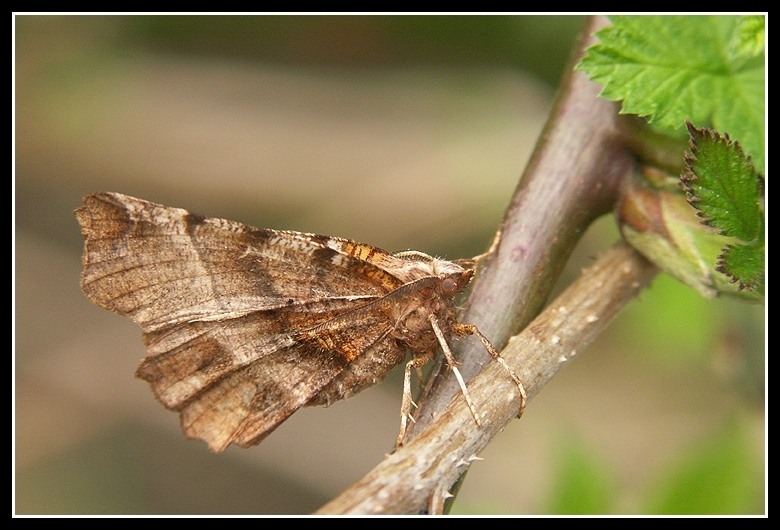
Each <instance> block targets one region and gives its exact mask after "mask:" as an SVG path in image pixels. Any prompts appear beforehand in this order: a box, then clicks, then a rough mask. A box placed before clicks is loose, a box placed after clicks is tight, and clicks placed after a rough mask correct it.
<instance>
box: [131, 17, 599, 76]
mask: <svg viewBox="0 0 780 530" xmlns="http://www.w3.org/2000/svg"><path fill="white" fill-rule="evenodd" d="M583 22H584V17H581V16H507V15H484V16H480V15H474V16H472V15H466V16H461V15H431V16H416V15H400V16H334V15H322V16H290V15H280V16H252V17H247V16H184V17H183V16H137V17H127V18H125V19H124V20H123V23H124V24H126V28H125V29H126V33H125V38H126V39H127V41H128V42H135V43H138V44H142V45H146V46H149V47H151V48H154V49H156V50H157V51H165V52H168V53H171V52H174V53H187V54H196V55H221V56H225V57H235V58H246V59H253V60H260V61H267V62H279V63H286V64H300V65H301V66H341V67H345V66H348V67H366V66H385V67H393V66H407V67H408V66H425V67H431V66H450V67H458V68H464V67H478V68H482V67H496V66H507V67H513V68H517V69H520V70H527V71H529V72H531V73H533V74H535V75H536V76H537V77H539V78H541V79H542V80H544V81H545V82H547V83H549V84H550V85H553V86H555V85H557V84H558V82H559V81H560V78H561V76H562V75H563V68H564V66H565V64H566V62H567V60H568V58H569V55H570V54H571V50H572V48H573V45H574V42H575V39H576V37H577V34H578V32H579V30H580V29H581V27H582V24H583ZM539 50H544V53H542V54H540V53H539Z"/></svg>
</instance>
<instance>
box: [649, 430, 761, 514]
mask: <svg viewBox="0 0 780 530" xmlns="http://www.w3.org/2000/svg"><path fill="white" fill-rule="evenodd" d="M747 437H748V429H747V428H746V426H745V425H744V424H743V423H742V422H739V421H731V422H730V423H729V424H727V425H726V426H725V427H724V428H723V429H722V430H721V431H720V432H716V433H713V434H712V435H710V436H708V437H706V438H704V439H703V440H701V441H699V442H698V443H696V444H694V445H693V446H692V447H690V448H688V449H686V450H684V451H683V453H682V454H681V455H680V457H679V458H678V460H677V462H674V463H672V464H670V465H669V468H668V469H666V470H665V471H664V473H663V474H662V476H661V477H660V478H659V479H657V481H656V482H655V484H654V485H653V487H652V488H651V491H650V493H649V494H648V496H647V498H646V506H645V511H646V513H652V514H670V515H680V514H686V515H700V514H757V513H763V509H764V506H763V502H762V501H763V499H764V491H763V487H762V485H763V480H762V479H763V469H762V466H761V463H759V462H757V461H756V458H755V456H754V454H753V453H752V452H751V448H750V444H749V441H748V439H747Z"/></svg>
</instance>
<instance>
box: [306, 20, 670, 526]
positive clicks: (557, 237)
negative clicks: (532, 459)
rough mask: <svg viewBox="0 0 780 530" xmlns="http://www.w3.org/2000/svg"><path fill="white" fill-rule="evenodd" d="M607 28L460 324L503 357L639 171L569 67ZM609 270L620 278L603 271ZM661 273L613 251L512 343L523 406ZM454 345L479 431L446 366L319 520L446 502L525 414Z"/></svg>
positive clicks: (477, 356) (478, 357)
mask: <svg viewBox="0 0 780 530" xmlns="http://www.w3.org/2000/svg"><path fill="white" fill-rule="evenodd" d="M605 24H606V21H605V20H604V19H603V18H599V17H594V18H592V19H591V20H590V21H589V23H588V25H587V27H586V28H585V30H584V32H583V36H582V37H581V39H580V42H579V45H578V47H577V49H576V52H575V54H574V56H573V58H572V61H571V63H570V65H569V69H568V72H569V74H568V75H567V77H566V78H565V79H564V81H563V83H562V85H561V88H560V92H559V94H558V97H557V99H556V102H555V105H554V108H553V111H552V112H551V115H550V117H549V119H548V122H547V125H546V126H545V129H544V131H543V133H542V136H541V137H540V139H539V141H538V143H537V145H536V148H535V150H534V154H533V156H532V159H531V161H530V163H529V165H528V167H527V168H526V171H525V173H524V174H523V177H522V179H521V180H520V183H519V185H518V188H517V190H516V192H515V195H514V197H513V200H512V203H511V204H510V206H509V209H508V211H507V214H506V217H505V219H504V222H503V224H502V226H501V229H500V230H501V233H500V239H499V240H498V245H497V247H496V249H495V252H493V253H492V255H491V256H490V257H489V258H488V259H487V263H486V265H485V267H484V268H483V269H482V270H481V273H480V275H479V277H478V279H477V281H476V283H475V285H474V288H473V291H472V293H471V297H470V299H469V302H468V306H467V308H466V310H465V311H464V313H463V315H462V316H461V318H460V320H461V322H463V323H465V324H473V325H476V326H477V327H478V328H479V330H480V331H481V332H482V333H483V334H484V335H486V336H487V337H488V338H489V339H490V340H491V341H492V342H493V344H494V345H495V346H496V348H497V349H498V350H502V349H503V348H504V346H505V345H506V344H507V342H508V341H509V338H510V337H512V336H513V335H515V334H517V333H518V332H519V331H520V330H521V329H523V328H524V327H525V326H526V325H527V324H528V323H529V322H530V321H531V320H532V319H533V318H534V317H535V316H536V315H537V314H538V313H539V312H540V311H541V309H542V307H543V306H544V304H545V302H546V301H547V297H548V296H549V294H550V291H551V289H552V288H553V286H554V284H555V282H556V280H557V278H558V276H559V275H560V273H561V271H562V270H563V267H564V265H565V263H566V261H567V260H568V258H569V256H570V254H571V252H572V250H573V248H574V247H575V245H576V242H577V241H578V240H579V238H580V237H581V235H582V234H583V233H584V232H585V230H586V229H587V227H588V226H589V225H590V223H591V222H592V221H593V220H595V219H596V218H598V217H600V216H601V215H603V214H605V213H608V212H610V211H611V210H612V209H613V207H614V204H615V201H616V199H617V196H618V192H619V189H620V185H621V182H623V181H624V180H625V179H627V178H628V176H629V175H630V174H631V173H632V172H633V171H634V170H635V165H636V161H635V159H634V157H633V156H632V154H631V152H630V150H629V149H628V148H627V143H628V140H627V136H628V135H629V134H630V133H627V132H626V128H625V124H624V122H623V120H621V118H620V117H619V116H618V112H617V106H616V104H614V103H611V102H608V101H606V100H603V99H599V98H598V97H597V95H598V93H599V90H600V87H599V86H598V85H596V84H594V83H591V82H590V81H589V80H588V79H587V77H586V76H585V75H584V74H583V73H581V72H574V71H573V68H574V65H575V64H576V62H577V61H579V59H580V58H581V57H582V55H583V54H584V50H585V48H586V47H587V46H589V45H591V44H593V43H594V42H595V41H594V39H593V38H592V37H590V35H592V34H593V32H595V31H596V30H598V29H599V28H600V27H602V26H603V25H605ZM605 260H606V263H602V262H603V261H605ZM605 270H607V271H608V273H607V274H612V275H613V276H612V277H609V276H603V275H602V272H603V271H605ZM654 274H655V269H654V268H653V267H652V266H650V265H649V264H648V263H647V262H646V261H645V260H644V259H643V258H641V257H639V255H638V254H636V253H635V252H634V251H631V250H629V249H627V248H623V247H620V248H616V249H613V250H612V251H610V253H608V254H607V256H605V257H604V258H602V260H600V261H599V262H597V264H595V265H594V266H593V267H591V268H590V269H588V271H587V272H586V273H585V274H584V275H583V277H582V278H581V279H580V280H579V281H578V282H576V283H575V284H574V285H572V286H571V287H569V289H567V291H566V292H565V293H564V294H563V295H561V297H565V296H567V293H570V291H571V293H570V294H571V295H572V296H575V298H574V299H571V300H568V299H565V298H564V300H562V299H561V298H559V299H558V300H557V301H556V303H555V304H553V306H551V307H553V309H548V310H547V311H546V312H545V313H544V314H543V315H540V316H539V318H538V319H537V320H536V321H534V324H533V325H531V326H529V327H528V329H526V331H525V332H524V333H523V334H522V335H520V336H518V337H515V339H513V341H512V345H511V346H510V347H509V348H507V350H505V351H504V352H503V353H502V356H503V357H504V358H505V360H506V362H507V363H508V364H509V366H510V367H511V368H512V369H513V370H514V371H515V372H516V373H517V374H518V375H519V376H520V379H521V381H522V383H523V386H524V387H525V389H526V390H527V393H528V399H529V400H530V399H531V398H532V397H533V396H534V395H535V394H536V393H538V392H539V390H540V389H541V388H542V387H543V386H544V385H545V384H546V383H547V381H548V380H549V379H550V378H551V377H552V375H554V373H556V372H557V370H558V369H559V368H560V367H561V366H562V365H563V364H565V361H567V360H568V359H570V358H571V356H572V353H573V352H575V351H578V350H580V349H581V348H582V347H584V345H585V344H587V343H588V342H589V341H590V340H591V339H592V338H593V337H594V336H595V335H596V334H597V333H598V332H599V331H600V330H601V329H603V327H604V326H605V325H606V323H607V322H608V321H609V319H610V318H611V316H613V315H614V314H615V313H616V312H617V311H619V309H620V308H622V307H623V305H624V304H625V303H627V301H628V300H630V299H631V298H632V297H633V296H634V295H635V294H636V292H637V291H638V290H639V289H640V288H642V287H643V286H644V285H646V283H647V282H649V280H650V278H651V277H652V276H653V275H654ZM583 293H587V294H585V295H583ZM578 296H584V298H581V299H580V298H577V297H578ZM577 308H579V309H580V311H578V310H577ZM556 311H557V312H558V313H557V314H556ZM564 317H565V318H564ZM522 345H524V346H522ZM454 350H455V356H456V358H458V359H459V361H460V362H461V366H460V370H461V373H462V375H463V377H464V378H465V379H466V381H471V380H472V379H474V378H475V376H476V374H478V373H480V372H482V373H480V375H479V376H478V377H477V378H476V379H474V381H473V382H472V383H471V384H469V391H470V393H471V394H472V397H473V398H474V400H475V401H476V402H477V403H478V404H479V407H480V412H481V413H482V417H483V419H484V422H483V423H484V425H483V426H482V427H481V428H480V427H477V426H476V424H475V422H474V418H473V417H472V416H471V413H470V412H469V410H468V408H467V407H465V406H463V407H461V406H460V404H461V402H462V398H461V397H459V398H458V399H456V400H454V401H453V400H452V397H453V396H454V395H455V394H456V393H457V392H458V391H459V387H458V384H457V381H456V380H455V378H454V377H453V375H452V372H451V371H450V370H448V369H447V366H446V363H444V364H442V366H441V369H440V370H439V372H438V373H437V374H435V376H434V377H432V379H431V382H430V383H429V385H428V387H427V388H426V390H425V392H424V394H423V396H421V398H420V399H419V400H418V403H419V404H420V408H419V409H418V411H417V414H416V423H414V424H413V425H412V426H411V427H410V433H409V436H408V438H407V440H408V441H407V443H406V445H405V446H404V447H403V448H401V449H399V450H398V451H396V452H395V453H394V454H393V455H391V456H389V457H388V458H387V459H385V461H384V462H382V463H380V464H379V465H378V466H377V467H376V468H374V470H372V471H371V472H370V473H369V474H368V475H366V476H365V477H364V478H363V479H361V480H360V481H359V482H358V483H356V484H355V485H354V486H352V487H351V488H349V489H348V490H347V491H345V492H344V493H342V494H341V495H340V496H339V497H337V498H336V499H334V500H333V501H331V502H330V503H328V504H326V505H325V506H323V507H322V508H321V509H320V510H319V511H318V513H420V512H421V511H425V510H427V509H428V505H429V504H430V506H435V507H440V506H442V505H443V502H442V498H441V495H445V496H446V493H447V492H448V491H449V490H450V488H451V485H452V484H453V483H454V482H455V481H456V480H457V479H458V477H459V476H461V475H462V474H463V473H464V472H465V471H466V469H467V468H468V464H470V462H471V461H472V460H473V459H475V458H476V455H477V454H478V453H479V452H480V451H481V450H482V449H483V448H484V447H485V446H486V445H487V443H488V442H489V441H490V440H491V439H492V438H493V436H495V435H496V434H497V433H498V432H500V430H501V429H503V427H504V426H505V425H506V423H508V422H509V421H511V419H513V418H514V417H516V415H517V412H518V409H519V392H518V388H517V386H516V385H515V384H514V382H513V381H512V380H511V379H510V378H509V377H507V376H506V371H505V370H504V369H503V368H502V367H501V366H499V365H498V363H491V359H490V357H489V356H488V355H487V354H486V353H485V351H484V348H483V347H482V344H480V343H479V341H471V340H461V341H458V342H457V343H456V344H455V348H454ZM483 369H484V370H483ZM494 370H498V371H499V372H500V373H499V372H496V373H493V372H494ZM496 385H497V386H496ZM495 396H506V399H505V400H500V399H499V400H497V399H496V397H495ZM451 402H452V403H451ZM450 405H452V406H450ZM434 419H435V421H434ZM436 492H438V494H437V493H436Z"/></svg>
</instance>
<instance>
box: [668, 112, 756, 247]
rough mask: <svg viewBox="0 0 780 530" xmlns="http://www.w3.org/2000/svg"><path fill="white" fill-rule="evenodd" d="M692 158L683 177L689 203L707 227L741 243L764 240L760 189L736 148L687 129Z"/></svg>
mask: <svg viewBox="0 0 780 530" xmlns="http://www.w3.org/2000/svg"><path fill="white" fill-rule="evenodd" d="M689 131H690V134H691V154H690V155H689V156H686V161H687V163H688V168H687V169H686V172H685V174H684V175H683V176H682V181H683V183H684V185H685V191H686V192H687V193H688V200H689V202H690V203H691V204H692V205H693V206H694V207H695V208H696V209H697V210H699V212H700V215H701V216H702V217H703V218H704V220H705V221H706V223H707V224H708V225H710V226H712V227H714V228H717V229H718V230H719V231H720V232H721V233H722V234H724V235H726V236H729V237H735V238H737V239H739V240H741V241H743V242H750V241H756V240H758V239H759V238H761V237H763V233H764V212H763V208H762V207H761V202H762V193H763V190H762V185H761V180H760V177H759V176H758V174H756V171H755V169H754V168H753V164H752V163H751V162H750V160H749V159H748V158H747V157H745V155H744V153H743V152H742V149H741V148H740V146H739V144H738V143H736V142H732V141H731V140H730V139H729V138H728V136H725V137H723V136H720V135H719V134H718V133H717V132H714V131H708V130H706V129H703V128H702V129H697V128H695V127H693V126H689Z"/></svg>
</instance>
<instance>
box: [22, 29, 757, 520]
mask: <svg viewBox="0 0 780 530" xmlns="http://www.w3.org/2000/svg"><path fill="white" fill-rule="evenodd" d="M14 21H15V46H16V49H15V81H16V83H15V89H16V92H15V105H16V108H15V111H16V112H15V119H16V121H15V134H16V145H15V157H16V158H15V171H16V174H15V197H14V204H15V212H14V215H15V266H16V277H15V280H16V285H15V297H16V306H15V372H14V377H15V388H14V392H15V393H14V398H15V408H14V413H15V422H14V426H15V453H14V454H15V503H16V504H15V510H16V513H19V514H187V513H193V514H201V513H211V514H231V513H236V514H298V513H310V512H311V511H313V510H315V509H316V508H317V507H319V506H320V505H321V504H323V503H324V502H325V501H327V500H329V499H330V498H332V497H333V496H335V495H337V494H338V493H339V492H340V491H341V490H343V489H344V488H346V487H347V486H349V485H350V484H352V483H353V482H354V481H356V480H357V479H359V478H360V477H361V476H362V475H363V474H365V473H366V472H367V471H369V470H370V469H371V468H372V467H373V465H375V464H376V463H378V462H379V461H380V460H381V459H382V458H383V455H384V454H385V453H386V452H388V451H390V450H391V449H392V445H393V441H394V439H395V435H396V434H397V429H398V410H399V407H400V399H401V385H400V378H401V374H400V371H398V372H399V373H394V374H391V376H390V377H389V378H388V381H387V382H386V383H384V384H382V385H378V386H376V387H374V388H371V389H368V390H366V391H364V392H363V393H361V394H360V395H359V396H357V397H355V398H353V399H350V400H347V401H345V402H341V403H338V404H335V405H334V406H332V407H330V408H328V409H324V408H319V409H304V410H302V411H299V412H298V413H296V414H295V415H294V416H293V417H292V418H291V419H290V420H288V421H287V422H286V423H285V424H284V425H282V427H280V428H279V429H278V430H277V431H276V432H275V433H274V434H273V435H271V436H270V437H269V438H268V439H266V440H265V441H263V443H261V444H260V445H259V446H257V447H254V448H251V449H238V448H235V447H233V448H231V449H229V450H228V451H226V452H225V453H223V454H220V455H214V454H211V453H209V452H208V450H207V448H206V446H205V444H203V443H200V442H193V441H188V440H186V439H185V437H184V436H183V435H182V434H181V431H180V428H179V424H178V417H177V415H176V414H174V413H172V412H168V411H166V410H165V409H164V408H163V407H162V406H161V405H159V404H158V403H157V402H156V401H155V399H154V397H153V396H152V394H151V392H150V391H149V390H148V388H147V385H146V384H145V383H143V382H142V381H139V380H135V379H134V378H133V373H134V370H135V367H136V365H137V363H138V361H139V360H140V359H141V358H142V357H143V355H144V349H143V346H142V343H141V340H140V330H139V329H138V328H137V326H135V325H134V324H133V323H132V322H131V321H129V320H128V319H125V318H122V317H118V316H115V315H112V314H110V313H108V312H106V311H103V310H102V309H99V308H97V307H95V306H93V305H92V304H91V303H90V302H89V301H88V300H87V299H86V298H85V297H84V296H83V295H82V294H81V292H80V290H79V287H78V277H79V273H80V268H81V265H80V253H81V246H82V243H81V236H80V233H79V230H78V225H77V223H76V221H75V219H74V217H73V216H72V213H71V212H72V210H73V209H75V208H76V207H78V206H79V204H80V199H81V197H82V196H83V195H85V194H87V193H91V192H94V191H99V190H111V191H119V192H122V193H127V194H130V195H135V196H138V197H141V198H145V199H148V200H153V201H156V202H162V203H164V204H168V205H171V206H179V207H184V208H187V209H190V210H192V211H195V212H199V213H203V214H206V215H211V216H219V217H225V218H230V219H234V220H238V221H242V222H245V223H248V224H252V225H255V226H266V227H272V228H287V229H295V230H303V231H307V232H317V233H323V234H329V235H337V236H341V237H348V238H352V239H357V240H359V241H364V242H366V243H370V244H373V245H377V246H380V247H383V248H386V249H388V250H392V251H394V250H404V249H408V248H413V249H417V250H422V251H425V252H428V253H430V254H436V255H441V256H444V257H448V258H458V257H466V256H471V255H474V254H477V253H480V252H482V251H484V250H485V249H486V248H487V246H488V245H489V243H490V241H491V239H492V235H493V232H494V231H495V229H496V227H497V225H498V224H499V222H500V221H501V219H502V216H503V212H504V209H505V208H506V206H507V204H508V202H509V200H510V198H511V194H512V192H513V190H514V188H515V186H516V184H517V180H518V178H519V177H520V175H521V173H522V171H523V169H524V166H525V163H526V161H527V159H528V156H529V155H530V153H531V150H532V149H533V146H534V144H535V142H536V139H537V137H538V135H539V133H540V131H541V128H542V126H543V124H544V121H545V119H546V115H547V112H548V111H549V108H550V106H551V104H552V98H553V97H554V91H555V87H556V85H557V83H558V82H559V80H560V78H561V76H562V75H563V70H564V68H565V66H566V62H567V60H568V57H569V55H570V53H571V50H572V46H573V44H574V39H575V37H576V35H577V33H578V31H579V30H580V28H581V27H582V24H583V23H584V19H583V18H582V17H565V16H253V17H248V16H116V17H114V16H16V17H15V18H14ZM616 238H617V235H616V230H615V228H614V222H613V220H612V219H611V218H604V219H602V220H600V221H599V222H598V223H597V224H596V225H595V226H594V227H593V228H592V229H591V230H590V231H589V232H588V234H586V236H585V238H584V240H583V242H582V243H581V245H580V247H579V248H578V249H577V252H576V255H575V257H574V258H573V259H572V262H571V263H570V264H569V268H568V269H567V273H566V274H565V275H564V278H562V285H563V284H565V283H566V282H568V281H571V279H572V278H574V277H575V276H576V275H577V274H578V271H579V270H580V268H582V267H584V266H587V264H588V263H590V262H591V261H592V256H593V255H595V254H596V253H598V251H599V250H600V249H603V248H605V247H607V246H609V245H610V244H611V243H612V242H614V241H615V240H616ZM764 337H765V331H764V308H763V307H761V306H748V305H745V304H741V303H737V302H734V301H731V300H726V299H718V300H703V299H701V298H699V297H698V295H696V294H694V293H692V292H691V291H690V290H688V289H687V288H685V287H682V286H680V285H678V284H677V283H675V282H674V281H672V280H670V279H669V278H668V277H665V276H659V278H658V279H657V280H656V281H655V282H654V284H653V286H652V288H650V289H649V290H647V291H646V292H645V293H644V294H643V296H642V299H641V300H640V301H636V302H633V303H632V305H631V306H630V308H629V309H628V310H627V311H625V312H624V313H623V314H622V315H621V316H620V317H619V318H618V319H617V321H616V322H615V323H614V325H613V326H612V327H611V328H610V329H609V331H608V332H607V333H605V334H604V335H603V336H602V337H600V338H599V340H598V341H597V342H596V343H595V344H594V345H592V346H591V347H590V348H589V349H588V351H586V352H581V354H580V355H578V358H577V361H576V362H574V363H573V364H572V365H571V367H569V368H567V369H566V370H564V371H563V372H562V373H561V374H560V375H559V376H558V377H556V379H555V380H554V381H553V382H552V383H551V384H550V385H548V387H547V388H545V391H544V392H542V393H541V394H540V395H539V396H538V397H537V398H535V399H534V401H533V402H532V403H530V405H529V407H528V409H527V411H526V413H525V415H524V417H523V420H522V421H519V422H514V423H513V424H511V425H510V426H509V427H508V428H507V429H506V430H505V432H504V433H503V434H502V435H501V436H499V437H498V438H497V439H496V440H494V442H493V443H492V444H491V445H490V446H489V448H488V449H487V450H486V451H485V453H484V454H483V455H481V456H482V457H483V458H484V459H485V460H484V461H480V462H477V463H475V464H474V465H473V466H472V467H471V470H470V471H469V475H468V478H467V480H466V481H465V484H464V486H463V488H462V490H461V492H460V495H459V498H458V501H457V502H456V504H455V510H454V513H495V514H538V513H739V514H757V513H764V509H765V505H764V496H765V474H764V471H765V438H766V436H765V431H764V427H765V416H764V403H765V398H764V393H765V381H764V373H765V372H764V362H765V360H764V349H765V342H764Z"/></svg>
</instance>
